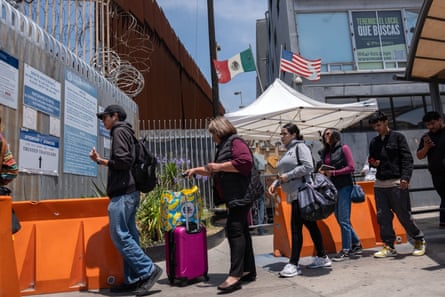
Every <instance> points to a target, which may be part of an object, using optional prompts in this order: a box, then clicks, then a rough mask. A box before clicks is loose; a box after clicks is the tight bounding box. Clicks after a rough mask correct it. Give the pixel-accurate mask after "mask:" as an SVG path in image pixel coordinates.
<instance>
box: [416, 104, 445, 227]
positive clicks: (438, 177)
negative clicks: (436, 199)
mask: <svg viewBox="0 0 445 297" xmlns="http://www.w3.org/2000/svg"><path fill="white" fill-rule="evenodd" d="M422 121H423V123H424V124H425V126H426V128H427V129H428V132H427V133H426V134H424V135H423V136H422V138H421V139H420V143H419V147H418V149H417V152H416V156H417V158H418V159H419V160H422V159H424V158H425V157H428V170H429V171H430V173H431V178H432V180H433V185H434V188H435V189H436V191H437V193H438V194H439V196H440V199H441V200H442V201H441V203H440V217H439V220H440V223H439V226H440V227H442V228H443V227H445V125H444V123H443V120H442V116H441V115H440V113H438V112H437V111H429V112H427V113H426V114H425V115H424V117H423V119H422Z"/></svg>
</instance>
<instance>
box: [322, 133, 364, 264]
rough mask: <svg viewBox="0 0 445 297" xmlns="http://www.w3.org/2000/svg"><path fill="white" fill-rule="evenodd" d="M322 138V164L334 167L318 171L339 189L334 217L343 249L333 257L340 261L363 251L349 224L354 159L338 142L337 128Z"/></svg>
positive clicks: (343, 145)
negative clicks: (338, 226)
mask: <svg viewBox="0 0 445 297" xmlns="http://www.w3.org/2000/svg"><path fill="white" fill-rule="evenodd" d="M322 141H323V148H322V150H321V151H320V161H321V164H324V165H329V166H332V168H333V169H330V168H331V167H325V168H327V169H324V170H323V168H320V169H319V172H320V173H322V174H325V175H326V176H329V177H330V179H331V181H332V183H333V184H334V185H335V187H336V188H337V190H338V202H337V205H336V208H335V217H336V218H337V222H338V224H339V225H340V229H341V239H342V250H341V251H340V252H339V253H338V254H337V256H335V257H334V258H332V260H334V261H343V260H345V259H346V258H348V257H350V256H354V255H359V254H361V253H362V246H361V244H360V238H359V237H358V236H357V233H356V232H355V230H354V228H353V227H352V224H351V191H352V185H353V179H352V174H353V173H354V165H355V162H354V158H353V157H352V153H351V150H350V148H349V146H347V145H346V144H342V143H341V134H340V131H338V130H337V129H335V128H328V129H326V130H325V131H324V132H323V139H322Z"/></svg>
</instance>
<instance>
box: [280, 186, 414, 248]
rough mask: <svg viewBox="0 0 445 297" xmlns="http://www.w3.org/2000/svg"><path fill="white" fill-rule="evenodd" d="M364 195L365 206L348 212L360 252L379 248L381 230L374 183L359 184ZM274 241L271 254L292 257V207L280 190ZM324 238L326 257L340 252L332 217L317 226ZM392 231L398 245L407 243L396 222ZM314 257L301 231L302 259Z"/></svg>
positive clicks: (355, 205) (308, 239) (355, 206)
mask: <svg viewBox="0 0 445 297" xmlns="http://www.w3.org/2000/svg"><path fill="white" fill-rule="evenodd" d="M358 184H360V185H361V186H362V187H363V190H364V191H365V193H366V201H365V202H364V203H353V204H352V208H351V224H352V226H353V227H354V230H355V231H356V232H357V234H358V236H359V238H360V240H361V243H362V246H363V248H372V247H376V246H377V245H381V239H380V231H379V230H380V229H379V225H378V223H377V216H376V211H375V199H374V182H358ZM274 198H275V199H274V200H275V202H274V210H275V213H274V239H273V246H274V251H273V254H274V255H275V256H284V257H289V256H290V254H291V246H292V245H291V225H290V220H291V206H290V205H289V204H288V203H287V202H286V196H285V193H284V192H282V191H281V189H280V188H279V189H278V191H277V194H276V195H275V197H274ZM317 224H318V226H319V228H320V231H321V233H322V237H323V244H324V246H325V250H326V252H328V253H336V252H338V251H339V250H340V249H341V231H340V227H339V224H338V222H337V220H336V218H335V216H334V215H330V216H329V217H328V218H326V219H324V220H320V221H318V222H317ZM394 230H395V232H396V236H397V237H398V243H401V242H406V240H407V239H406V233H405V230H404V229H403V227H402V226H401V224H400V222H399V221H398V219H397V218H395V219H394ZM314 254H315V248H314V246H313V242H312V239H311V237H310V234H309V231H308V230H307V229H306V228H303V248H302V251H301V256H312V255H314Z"/></svg>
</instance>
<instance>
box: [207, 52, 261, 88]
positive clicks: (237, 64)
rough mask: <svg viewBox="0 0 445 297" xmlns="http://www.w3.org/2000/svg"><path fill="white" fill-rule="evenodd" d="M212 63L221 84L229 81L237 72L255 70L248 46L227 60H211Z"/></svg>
mask: <svg viewBox="0 0 445 297" xmlns="http://www.w3.org/2000/svg"><path fill="white" fill-rule="evenodd" d="M213 64H214V65H215V69H216V74H217V75H218V82H219V83H221V84H224V83H226V82H228V81H230V80H231V79H232V78H233V77H235V75H237V74H239V73H242V72H250V71H255V70H256V68H255V62H254V60H253V55H252V50H251V49H250V48H249V49H246V50H245V51H242V52H241V53H239V54H237V55H235V56H233V57H232V58H230V59H228V60H224V61H217V60H213Z"/></svg>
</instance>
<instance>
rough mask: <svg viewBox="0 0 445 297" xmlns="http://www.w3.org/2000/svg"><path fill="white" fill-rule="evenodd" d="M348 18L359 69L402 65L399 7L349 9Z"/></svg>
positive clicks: (403, 54)
mask: <svg viewBox="0 0 445 297" xmlns="http://www.w3.org/2000/svg"><path fill="white" fill-rule="evenodd" d="M351 18H352V26H353V35H354V43H355V54H356V59H357V66H358V69H359V70H367V69H393V68H403V67H405V65H406V56H407V53H406V42H405V32H404V26H403V22H402V15H401V12H400V11H398V10H396V11H356V12H351ZM399 63H400V65H399Z"/></svg>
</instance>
